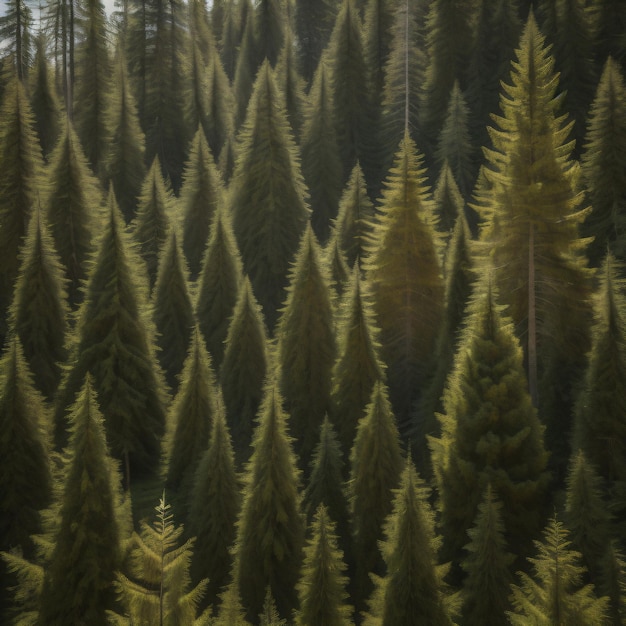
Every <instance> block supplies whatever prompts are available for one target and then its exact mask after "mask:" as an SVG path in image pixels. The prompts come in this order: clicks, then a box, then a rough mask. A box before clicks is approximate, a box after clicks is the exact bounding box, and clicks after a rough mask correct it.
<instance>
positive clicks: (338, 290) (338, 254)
mask: <svg viewBox="0 0 626 626" xmlns="http://www.w3.org/2000/svg"><path fill="white" fill-rule="evenodd" d="M324 256H325V258H326V263H327V265H328V268H329V273H330V283H331V286H332V288H333V294H334V298H333V304H336V301H337V300H338V299H339V298H340V297H341V296H342V295H343V292H344V287H345V286H346V285H347V284H348V279H349V278H350V269H349V268H348V263H347V261H346V258H345V255H344V253H343V251H342V249H341V245H340V243H339V237H338V236H337V233H335V234H334V235H333V237H332V239H331V240H330V241H329V242H328V243H327V244H326V248H325V249H324Z"/></svg>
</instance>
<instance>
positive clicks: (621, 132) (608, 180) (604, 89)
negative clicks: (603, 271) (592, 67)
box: [581, 58, 626, 266]
mask: <svg viewBox="0 0 626 626" xmlns="http://www.w3.org/2000/svg"><path fill="white" fill-rule="evenodd" d="M625 119H626V85H625V84H624V78H623V74H622V72H620V69H619V65H618V64H617V63H616V62H615V61H614V60H613V59H612V58H609V59H607V61H606V64H605V66H604V71H603V72H602V77H601V78H600V82H599V83H598V87H597V90H596V95H595V99H594V101H593V104H592V106H591V110H590V111H589V120H588V127H587V135H586V143H585V148H584V151H583V155H582V159H581V162H582V170H583V176H584V179H585V183H586V185H587V190H588V192H589V201H590V203H591V206H592V210H591V213H590V214H589V215H588V216H587V220H586V221H585V223H584V225H583V232H584V234H585V235H587V236H589V237H594V239H593V241H592V242H591V243H590V244H589V248H588V249H587V252H588V255H589V260H590V262H591V264H592V265H593V266H598V265H600V263H601V260H602V259H603V258H604V255H605V253H606V249H607V246H610V247H611V251H612V252H613V254H615V256H617V257H618V258H619V259H625V258H626V219H625V218H624V206H626V163H625V162H624V159H623V156H622V155H623V154H624V150H626V122H625V121H624V120H625Z"/></svg>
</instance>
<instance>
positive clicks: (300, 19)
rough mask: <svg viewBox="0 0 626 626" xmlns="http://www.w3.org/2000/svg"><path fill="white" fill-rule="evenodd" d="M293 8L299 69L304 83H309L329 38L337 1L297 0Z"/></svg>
mask: <svg viewBox="0 0 626 626" xmlns="http://www.w3.org/2000/svg"><path fill="white" fill-rule="evenodd" d="M294 9H295V15H294V28H295V35H296V40H297V42H298V57H299V60H300V71H301V73H302V78H303V79H304V81H305V82H306V84H307V85H310V84H311V81H312V80H313V77H314V75H315V72H316V70H317V68H318V67H319V62H320V59H321V58H322V53H323V51H324V49H325V48H326V45H327V44H328V40H329V39H330V34H331V31H332V29H333V25H334V23H335V18H336V14H337V3H336V2H334V1H331V0H297V2H295V3H294Z"/></svg>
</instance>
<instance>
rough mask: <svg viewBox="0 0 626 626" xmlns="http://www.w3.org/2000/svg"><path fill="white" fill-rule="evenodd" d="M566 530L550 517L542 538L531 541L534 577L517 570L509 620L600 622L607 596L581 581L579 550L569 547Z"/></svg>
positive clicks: (556, 622)
mask: <svg viewBox="0 0 626 626" xmlns="http://www.w3.org/2000/svg"><path fill="white" fill-rule="evenodd" d="M567 536H568V533H567V531H566V529H565V528H564V527H563V524H562V523H561V522H559V521H558V520H557V518H556V516H555V517H553V518H552V519H551V520H550V521H549V522H548V525H547V526H546V528H545V530H544V539H543V541H535V546H536V549H537V556H536V557H535V558H529V559H528V561H529V562H530V563H531V564H532V566H533V570H534V579H533V578H531V577H530V576H529V575H528V574H526V573H525V572H520V573H519V578H520V583H521V584H520V585H519V586H518V585H513V586H512V592H513V594H512V600H513V606H514V608H515V610H514V611H513V612H511V613H509V621H510V622H511V624H514V625H517V624H519V625H520V626H521V625H522V624H523V625H524V626H528V625H530V624H537V625H542V626H543V625H544V624H545V625H548V624H568V626H570V625H571V626H578V625H580V626H583V625H585V624H603V623H605V621H604V620H605V619H606V612H607V608H608V599H607V598H605V597H603V598H599V599H598V598H596V596H595V595H594V590H593V586H592V585H586V586H584V587H583V586H582V585H581V580H582V575H583V573H584V568H583V567H581V566H580V565H579V559H580V553H578V552H576V551H575V550H572V549H570V542H569V541H568V539H567Z"/></svg>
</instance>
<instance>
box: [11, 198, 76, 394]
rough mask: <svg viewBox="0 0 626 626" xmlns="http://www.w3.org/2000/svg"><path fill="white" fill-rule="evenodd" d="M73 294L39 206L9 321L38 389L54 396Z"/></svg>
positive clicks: (32, 225) (16, 284)
mask: <svg viewBox="0 0 626 626" xmlns="http://www.w3.org/2000/svg"><path fill="white" fill-rule="evenodd" d="M67 314H68V306H67V294H66V291H65V280H64V277H63V268H62V267H61V263H60V262H59V259H58V256H57V254H56V251H55V249H54V245H53V243H52V237H51V236H50V231H49V227H48V225H47V223H46V221H45V219H44V217H43V216H42V215H41V208H40V206H39V204H37V205H35V209H34V211H33V216H32V218H31V220H30V223H29V225H28V234H27V236H26V241H25V242H24V247H23V248H22V252H21V265H20V272H19V275H18V278H17V282H16V283H15V291H14V298H13V303H12V304H11V308H10V310H9V325H10V327H11V328H12V329H13V330H14V331H15V333H16V334H17V336H18V337H19V339H20V342H21V344H22V347H23V350H24V357H25V359H26V362H27V363H28V366H29V369H30V371H31V372H32V374H33V379H34V381H35V385H36V387H37V388H38V389H39V391H40V392H41V393H43V395H44V396H45V397H46V398H47V399H48V400H51V399H52V398H53V396H54V394H55V392H56V390H57V387H58V385H59V381H60V378H61V365H60V364H61V363H63V362H64V361H65V360H66V358H67V353H66V350H65V335H66V333H67V331H68V324H67Z"/></svg>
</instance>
